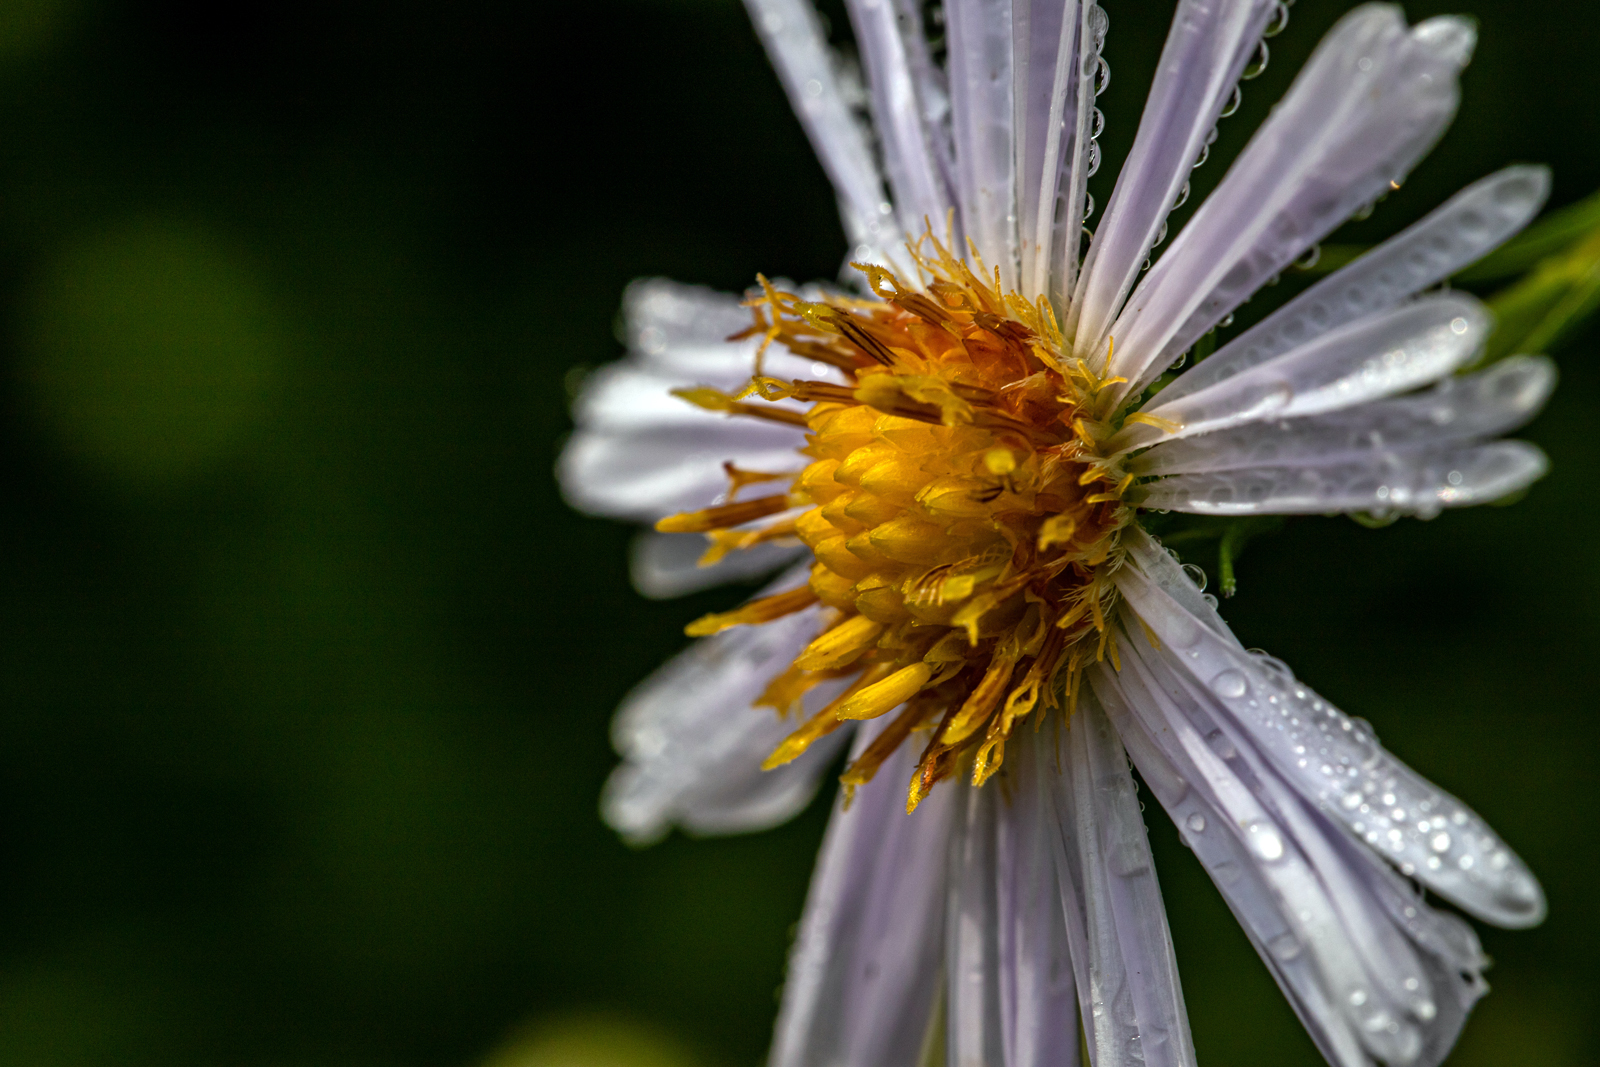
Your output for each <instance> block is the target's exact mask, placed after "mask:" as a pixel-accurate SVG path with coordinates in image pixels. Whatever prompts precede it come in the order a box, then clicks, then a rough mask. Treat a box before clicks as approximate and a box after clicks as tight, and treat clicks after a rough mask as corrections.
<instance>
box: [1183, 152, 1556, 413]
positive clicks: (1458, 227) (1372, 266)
mask: <svg viewBox="0 0 1600 1067" xmlns="http://www.w3.org/2000/svg"><path fill="white" fill-rule="evenodd" d="M1549 191H1550V172H1549V171H1548V170H1547V169H1546V168H1544V167H1529V166H1517V167H1507V168H1506V169H1504V170H1502V171H1497V172H1496V173H1494V174H1491V175H1489V176H1488V177H1487V178H1484V179H1482V180H1481V181H1478V182H1475V183H1473V184H1472V185H1469V186H1467V188H1465V189H1463V190H1461V192H1459V193H1457V194H1456V195H1455V196H1453V197H1452V198H1450V200H1448V201H1447V202H1445V203H1444V204H1442V205H1440V206H1439V207H1438V208H1436V209H1435V210H1434V211H1433V212H1432V213H1431V214H1429V215H1428V216H1427V217H1426V218H1424V219H1423V220H1422V221H1421V222H1418V223H1416V224H1415V225H1413V226H1410V227H1408V228H1407V229H1405V230H1403V231H1401V232H1400V233H1398V234H1396V235H1395V236H1393V237H1391V238H1389V240H1387V241H1385V242H1383V244H1381V245H1379V246H1378V247H1377V248H1374V249H1373V250H1372V251H1370V252H1368V253H1367V254H1366V255H1364V256H1362V257H1361V258H1360V259H1357V260H1356V261H1355V262H1354V263H1351V264H1350V265H1349V266H1347V267H1344V268H1343V269H1341V270H1337V271H1335V272H1334V273H1332V274H1330V275H1328V277H1326V278H1324V279H1322V280H1321V281H1320V282H1318V283H1317V284H1315V285H1313V286H1312V287H1311V288H1309V289H1307V290H1306V291H1305V292H1303V293H1301V294H1300V295H1299V296H1297V297H1295V298H1294V299H1293V300H1290V301H1289V302H1288V303H1287V304H1285V305H1283V307H1281V308H1279V309H1278V310H1277V311H1274V312H1273V313H1272V314H1271V315H1268V316H1267V317H1266V318H1265V319H1262V320H1261V321H1260V322H1259V323H1257V324H1256V325H1255V326H1252V327H1251V328H1250V329H1248V330H1246V331H1245V332H1244V333H1242V334H1240V335H1239V336H1238V337H1236V338H1234V339H1233V340H1232V341H1229V342H1228V343H1227V344H1225V345H1223V346H1222V347H1221V348H1220V349H1218V350H1217V351H1216V352H1214V353H1212V355H1211V356H1210V358H1208V359H1207V360H1205V362H1203V363H1200V364H1197V365H1196V366H1194V367H1193V368H1191V369H1190V370H1188V371H1186V372H1184V373H1183V374H1182V375H1180V376H1179V377H1178V378H1177V379H1176V380H1175V381H1174V382H1173V383H1172V384H1171V385H1169V386H1167V387H1166V388H1165V389H1164V390H1162V394H1163V397H1164V401H1163V402H1166V401H1171V400H1175V399H1177V398H1178V397H1180V396H1186V395H1187V394H1189V393H1192V392H1194V391H1195V390H1197V389H1201V388H1204V387H1205V386H1207V385H1212V384H1214V383H1216V382H1219V381H1221V380H1222V379H1224V378H1227V377H1231V376H1232V375H1234V374H1237V373H1239V372H1240V371H1242V370H1248V369H1249V368H1251V367H1254V366H1256V365H1257V364H1259V363H1264V362H1266V361H1267V360H1269V359H1271V358H1272V357H1273V356H1276V355H1280V354H1282V353H1284V352H1287V351H1289V350H1290V349H1291V348H1293V347H1295V346H1296V345H1299V344H1304V343H1305V342H1306V341H1308V340H1310V339H1311V338H1313V337H1315V336H1316V335H1317V334H1319V333H1325V332H1327V331H1328V330H1332V329H1335V328H1336V327H1339V326H1343V325H1344V324H1345V323H1347V322H1354V321H1356V320H1357V319H1360V318H1365V317H1366V316H1368V315H1371V314H1373V313H1375V312H1379V311H1383V310H1385V309H1387V308H1391V307H1393V306H1394V305H1396V304H1398V303H1400V302H1401V301H1403V300H1406V299H1408V298H1410V297H1411V296H1413V295H1415V294H1417V293H1420V292H1422V291H1423V290H1424V289H1427V288H1428V287H1430V286H1432V285H1436V284H1438V283H1439V282H1441V281H1443V280H1444V279H1446V278H1448V277H1450V276H1451V275H1452V274H1454V273H1456V272H1457V271H1459V270H1461V269H1462V268H1463V267H1465V266H1467V265H1468V264H1470V263H1473V262H1475V261H1476V260H1478V259H1480V258H1482V257H1483V256H1484V255H1487V254H1488V253H1489V252H1490V251H1492V250H1493V249H1495V248H1497V247H1499V245H1500V244H1501V243H1502V242H1503V241H1505V240H1506V239H1507V238H1508V237H1510V236H1511V235H1512V234H1514V233H1516V232H1517V231H1518V230H1520V229H1522V227H1524V226H1526V225H1527V224H1528V221H1529V220H1530V219H1532V218H1533V216H1534V215H1535V214H1537V213H1538V211H1539V208H1540V207H1541V206H1543V204H1544V201H1545V197H1546V196H1547V195H1548V194H1549ZM1173 354H1174V355H1176V351H1174V353H1173ZM1158 366H1159V361H1158Z"/></svg>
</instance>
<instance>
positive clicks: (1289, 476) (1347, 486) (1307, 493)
mask: <svg viewBox="0 0 1600 1067" xmlns="http://www.w3.org/2000/svg"><path fill="white" fill-rule="evenodd" d="M1201 440H1204V438H1201ZM1549 468H1550V463H1549V461H1548V460H1547V459H1545V456H1544V453H1543V452H1541V451H1539V449H1537V448H1535V447H1534V446H1533V445H1530V444H1528V443H1527V442H1525V441H1495V442H1492V443H1490V444H1486V445H1472V446H1466V447H1458V448H1449V447H1445V448H1416V449H1410V450H1406V451H1400V452H1383V453H1380V454H1377V455H1370V456H1367V457H1364V458H1362V459H1358V460H1346V461H1344V462H1335V463H1329V464H1326V465H1323V466H1310V465H1301V466H1293V467H1250V468H1245V469H1241V470H1231V471H1219V472H1216V473H1214V474H1178V475H1174V476H1172V477H1170V478H1160V479H1157V480H1156V481H1154V482H1150V483H1148V484H1147V485H1146V486H1144V487H1143V491H1144V494H1145V495H1144V498H1143V500H1142V501H1141V506H1142V507H1147V508H1155V509H1160V510H1167V511H1186V512H1191V513H1193V514H1197V515H1321V514H1327V513H1329V512H1371V513H1373V514H1381V515H1415V516H1418V517H1420V518H1424V519H1428V518H1432V517H1433V516H1435V515H1437V514H1438V513H1439V512H1440V510H1441V509H1443V508H1457V507H1468V506H1470V505H1473V504H1486V503H1489V502H1490V501H1494V500H1500V499H1503V498H1504V497H1507V496H1509V495H1511V494H1512V493H1515V492H1518V491H1519V490H1522V489H1526V488H1527V487H1528V486H1530V485H1532V484H1533V483H1534V482H1535V481H1537V480H1538V479H1539V478H1541V477H1543V476H1544V474H1545V472H1546V471H1547V470H1549Z"/></svg>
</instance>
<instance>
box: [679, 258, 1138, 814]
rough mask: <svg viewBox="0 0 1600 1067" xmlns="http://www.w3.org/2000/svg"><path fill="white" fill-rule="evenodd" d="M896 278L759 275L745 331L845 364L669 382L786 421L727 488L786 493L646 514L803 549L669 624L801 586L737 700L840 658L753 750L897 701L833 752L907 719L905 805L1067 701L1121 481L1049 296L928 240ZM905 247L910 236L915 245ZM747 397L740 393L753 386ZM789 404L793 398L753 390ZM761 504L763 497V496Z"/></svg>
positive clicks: (867, 769) (719, 545)
mask: <svg viewBox="0 0 1600 1067" xmlns="http://www.w3.org/2000/svg"><path fill="white" fill-rule="evenodd" d="M933 247H934V249H935V255H934V256H932V257H923V256H921V255H918V257H917V258H918V265H919V267H920V268H921V269H922V271H923V273H924V274H925V275H926V284H925V285H924V287H923V288H922V289H920V290H912V289H908V288H906V287H905V286H903V285H902V283H901V281H900V280H899V279H898V278H896V277H895V276H894V275H893V274H891V273H890V272H888V271H886V270H883V269H882V268H878V267H871V266H862V267H860V269H861V270H863V271H864V272H865V273H866V274H867V276H868V280H869V282H870V283H871V285H872V289H873V292H874V293H875V294H876V296H877V297H878V299H876V300H849V299H830V300H827V301H825V302H822V303H810V302H806V301H803V300H801V299H799V298H797V297H795V296H794V295H792V294H788V293H783V292H779V291H777V290H775V289H774V288H773V287H772V286H771V285H769V284H767V283H766V281H765V279H763V294H762V295H761V296H760V297H758V298H756V299H754V300H753V301H751V307H752V309H753V312H754V316H755V323H754V325H753V326H752V327H751V329H750V330H749V331H747V332H746V333H745V334H742V335H740V336H761V337H763V338H764V342H763V345H762V350H763V352H764V351H765V349H766V347H767V346H768V345H770V344H772V343H779V344H782V345H784V346H785V347H787V348H788V349H789V350H790V351H792V352H794V353H795V354H796V355H799V356H802V357H804V358H807V359H810V360H813V361H817V362H822V363H826V364H829V365H830V366H833V367H836V368H838V369H839V370H840V371H841V372H842V377H843V378H844V384H838V383H836V382H818V381H798V380H797V381H779V380H777V379H773V378H770V377H766V376H764V375H762V374H761V365H762V358H761V356H758V357H757V373H756V376H755V378H754V379H753V380H752V383H751V385H750V386H749V387H748V388H747V389H746V390H745V391H744V392H743V393H742V394H740V395H739V396H736V397H735V396H728V395H726V394H722V393H719V392H716V391H714V390H709V389H691V390H683V391H682V392H681V395H683V396H684V397H685V399H688V400H690V401H691V402H693V403H697V404H700V405H701V406H704V407H708V408H712V409H715V410H721V411H726V412H729V413H730V414H735V415H741V416H749V417H756V418H767V419H777V420H778V421H782V422H790V423H794V424H796V425H801V426H803V427H804V428H805V430H806V431H807V434H806V444H805V446H804V447H803V448H802V449H801V450H800V451H801V453H802V455H803V456H805V457H806V458H807V459H808V460H809V463H808V465H807V466H806V467H805V469H804V470H803V471H802V472H800V473H799V474H798V475H796V476H791V475H773V474H763V473H758V472H751V471H741V470H738V469H737V468H734V467H732V466H731V465H729V467H728V470H729V474H730V477H731V478H732V481H733V485H732V491H731V492H730V494H729V495H730V498H732V497H735V496H736V495H737V494H738V493H739V491H740V490H741V489H742V488H743V487H744V486H746V485H748V484H751V483H754V482H761V481H776V480H779V479H781V478H789V479H790V485H789V488H788V491H787V492H786V493H779V494H773V495H768V496H762V497H757V498H754V499H747V500H743V501H736V502H734V503H730V504H725V505H722V506H720V507H715V508H710V509H707V510H705V511H698V512H690V513H687V514H684V515H676V516H673V517H671V518H669V519H664V520H662V522H661V523H660V524H658V528H659V529H662V530H666V531H684V532H689V531H698V532H705V533H708V534H709V535H710V537H711V539H712V547H711V550H710V551H709V552H708V553H707V556H706V560H705V562H714V561H715V560H716V559H719V558H721V557H722V556H723V555H725V554H726V553H727V552H729V551H734V550H737V549H740V548H747V547H749V546H751V545H754V544H757V543H760V542H764V541H770V540H774V539H778V538H798V539H799V540H801V541H802V542H804V543H805V544H806V545H807V546H808V547H809V548H810V549H811V550H812V552H813V553H814V555H815V558H816V562H815V564H814V566H813V567H812V571H811V579H810V582H809V584H808V585H807V586H805V587H802V588H800V589H796V590H791V591H789V592H785V593H780V594H777V595H775V596H771V597H765V598H761V599H758V600H755V601H752V602H751V603H749V604H746V605H745V606H743V607H741V608H739V609H737V610H735V611H731V612H726V613H722V614H717V615H709V616H706V617H705V618H703V619H700V620H698V621H696V622H695V623H694V624H692V625H691V626H690V627H689V632H690V633H691V634H695V635H703V634H710V633H715V632H717V631H719V630H722V629H725V628H727V627H729V626H735V625H745V624H754V623H761V622H766V621H770V620H772V619H774V618H778V617H781V616H783V615H786V614H789V613H791V612H794V611H798V610H801V609H804V608H806V607H809V606H811V605H812V604H815V603H817V602H818V601H820V602H821V603H822V605H824V607H825V608H826V609H828V611H827V612H826V617H827V620H828V621H827V625H826V626H825V628H824V629H823V631H822V632H821V633H820V634H819V635H818V637H817V638H816V640H814V641H812V642H811V644H810V645H809V646H808V647H807V648H806V649H805V650H803V651H802V652H801V653H800V655H799V656H798V657H797V658H796V659H795V661H794V663H793V664H792V665H791V666H790V667H789V669H788V670H787V671H785V672H784V673H783V674H781V675H779V676H778V677H777V678H775V679H773V681H772V683H771V684H770V685H769V686H768V687H767V691H766V693H765V694H764V695H763V696H762V698H761V700H760V701H759V702H758V703H760V704H762V705H767V706H771V707H774V708H776V709H778V711H780V712H781V713H785V714H787V713H790V712H792V711H793V710H794V709H796V708H797V707H798V706H799V704H800V698H801V697H802V696H803V695H804V694H805V693H806V692H807V691H808V690H810V689H811V688H813V687H814V686H816V685H817V684H819V683H821V682H823V681H825V680H828V679H840V678H847V679H851V680H850V682H849V684H848V686H847V687H846V688H845V690H844V692H843V693H842V695H840V696H839V697H838V698H837V699H835V700H833V701H832V702H831V703H829V704H828V705H827V706H826V707H824V708H823V709H822V710H821V711H819V712H817V713H816V714H814V715H813V716H811V717H810V718H809V719H808V720H806V721H805V722H803V723H801V724H800V725H799V727H798V728H797V729H796V730H795V732H794V733H793V734H792V735H790V737H789V738H788V739H787V740H786V741H785V742H784V743H783V744H782V745H781V746H779V748H778V750H777V751H776V752H774V753H773V754H772V756H771V757H770V758H769V760H768V761H767V763H768V766H776V765H779V764H782V763H785V762H787V761H789V760H792V759H794V758H795V757H796V756H798V755H800V753H802V752H804V751H805V750H806V748H807V747H808V746H809V745H810V744H812V743H813V742H814V741H816V740H817V739H818V738H820V737H822V736H824V735H825V734H827V733H829V732H831V731H833V730H834V729H837V728H838V727H839V725H841V724H842V723H843V722H846V721H849V720H853V719H869V718H874V717H877V716H880V715H884V714H887V713H889V712H891V711H893V710H894V709H896V708H899V709H901V710H900V712H899V714H898V715H897V716H896V717H895V719H894V720H893V721H892V722H891V723H890V725H889V726H888V727H886V728H885V730H884V731H883V732H882V733H881V734H880V735H879V737H878V738H877V739H876V740H875V742H874V743H873V744H872V745H871V746H869V747H868V748H867V749H866V750H865V751H864V752H863V753H862V754H861V756H860V757H859V758H858V759H857V760H856V761H855V763H853V764H852V765H851V766H850V767H849V768H848V769H847V770H846V772H845V775H844V781H845V783H846V785H847V786H849V787H853V786H856V785H860V784H862V783H864V782H866V781H867V780H869V779H870V778H871V777H872V775H873V773H874V772H875V771H876V770H877V768H878V767H879V766H880V765H881V764H882V762H883V760H884V759H886V758H887V757H888V756H889V754H890V753H892V752H893V751H894V750H895V749H896V748H897V747H898V746H899V745H901V744H903V743H905V742H906V740H907V739H908V738H909V737H910V736H911V735H912V734H913V733H924V734H926V735H927V737H926V740H925V741H924V750H923V755H922V758H921V760H920V762H919V766H918V769H917V773H916V775H915V776H914V777H913V780H912V781H911V783H910V789H909V795H908V797H907V807H908V809H909V808H914V807H915V806H916V805H917V803H918V801H920V800H921V798H922V797H923V796H925V795H926V794H927V791H928V790H929V789H930V788H931V787H932V786H933V784H934V783H935V782H937V781H939V780H940V779H941V778H944V777H946V776H948V775H950V774H952V773H954V772H955V771H957V770H958V769H963V768H966V767H970V770H971V774H972V779H973V782H974V783H975V784H980V785H981V784H982V783H983V782H984V781H985V780H987V779H988V777H989V776H990V775H992V774H993V773H994V772H995V770H996V769H998V767H999V766H1000V763H1001V760H1002V758H1003V756H1004V751H1005V742H1006V739H1007V738H1008V737H1009V736H1010V735H1011V733H1012V731H1013V730H1014V729H1015V728H1016V726H1017V724H1018V723H1019V722H1020V721H1021V720H1023V719H1024V718H1026V717H1028V716H1029V715H1034V713H1035V712H1036V711H1037V712H1038V714H1036V715H1034V719H1035V721H1036V722H1037V721H1039V720H1040V719H1041V718H1042V717H1043V715H1044V713H1045V711H1046V710H1048V709H1052V708H1057V709H1061V710H1062V711H1063V712H1064V713H1067V714H1070V711H1071V708H1072V706H1073V704H1074V703H1075V700H1076V695H1077V687H1078V679H1079V673H1080V671H1081V669H1082V668H1083V667H1084V666H1086V665H1087V664H1088V663H1090V662H1092V661H1094V660H1096V659H1098V658H1101V657H1103V656H1105V655H1107V654H1108V653H1109V654H1110V655H1111V656H1113V657H1115V656H1116V649H1115V646H1114V644H1111V643H1110V641H1109V635H1110V630H1109V628H1108V627H1107V623H1106V615H1107V612H1108V610H1109V607H1110V601H1111V598H1112V596H1113V588H1112V585H1111V583H1110V581H1109V574H1110V571H1111V570H1112V569H1114V567H1115V566H1116V565H1117V564H1118V563H1119V562H1120V558H1121V557H1120V552H1119V550H1118V541H1119V534H1120V531H1121V530H1122V529H1123V527H1124V526H1125V525H1126V524H1127V523H1128V522H1129V521H1130V517H1131V509H1130V508H1129V507H1128V506H1126V505H1125V504H1124V503H1123V500H1122V496H1123V493H1124V491H1125V490H1126V489H1127V488H1128V486H1129V484H1130V483H1131V481H1132V478H1131V476H1129V475H1126V474H1124V473H1123V472H1122V471H1121V470H1120V469H1119V467H1118V466H1117V465H1116V463H1115V462H1112V461H1110V460H1108V459H1107V458H1106V457H1105V456H1104V455H1103V451H1104V450H1103V448H1102V442H1103V441H1104V440H1105V438H1106V437H1108V436H1109V435H1110V431H1111V427H1110V426H1108V425H1107V424H1105V423H1104V422H1101V421H1097V420H1096V418H1095V417H1094V416H1095V413H1096V411H1097V397H1098V396H1099V394H1100V392H1101V390H1102V389H1103V388H1104V387H1105V386H1106V385H1108V384H1111V383H1109V382H1105V381H1102V380H1100V379H1098V378H1097V377H1096V376H1095V375H1094V374H1093V373H1092V372H1091V371H1090V369H1089V368H1088V366H1087V365H1086V363H1085V361H1084V360H1082V359H1080V358H1075V357H1074V356H1073V355H1072V353H1070V352H1065V351H1063V344H1062V339H1061V333H1060V330H1059V329H1058V327H1057V325H1056V321H1055V318H1054V315H1053V313H1052V311H1051V309H1050V306H1049V304H1048V303H1047V302H1046V301H1045V300H1043V299H1042V298H1041V299H1040V300H1038V301H1036V302H1033V303H1029V302H1028V301H1026V300H1023V299H1021V298H1019V297H1017V296H1016V295H1014V294H1007V293H1004V291H1003V290H1002V289H1001V287H1000V285H999V283H998V278H996V279H995V281H994V283H993V284H990V283H989V282H988V281H987V279H985V278H983V276H982V266H981V264H980V265H979V267H978V268H977V270H976V271H975V270H973V269H970V268H969V267H968V266H967V265H966V264H965V263H964V262H962V261H961V260H959V259H957V258H955V257H954V256H952V255H951V254H950V253H949V252H948V251H946V250H945V249H944V248H943V247H942V246H940V245H939V244H938V243H937V242H933ZM913 254H914V255H917V253H916V252H915V251H914V252H913ZM751 397H759V398H760V399H750V398H751ZM785 398H788V399H794V400H799V401H802V402H805V403H809V405H810V407H809V410H806V411H804V412H803V413H802V412H800V411H797V410H796V409H794V408H792V407H782V408H780V407H774V406H772V405H769V404H763V403H762V402H761V400H762V399H765V400H768V401H771V400H778V399H785ZM774 516H775V518H774Z"/></svg>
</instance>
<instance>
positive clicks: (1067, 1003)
mask: <svg viewBox="0 0 1600 1067" xmlns="http://www.w3.org/2000/svg"><path fill="white" fill-rule="evenodd" d="M1044 740H1046V739H1045V738H1042V737H1041V736H1039V735H1037V734H1035V733H1034V732H1033V731H1032V730H1026V731H1023V732H1022V733H1021V734H1020V735H1019V736H1018V737H1017V738H1016V739H1015V740H1013V741H1012V742H1011V744H1009V745H1008V746H1007V753H1006V762H1005V765H1004V767H1002V768H1001V773H1002V774H1003V775H1004V776H1005V777H1006V779H1007V781H1005V782H1003V783H1001V784H1000V799H999V802H998V803H997V805H996V807H997V814H998V834H997V836H996V847H995V853H996V866H995V878H996V886H997V891H996V896H997V903H998V918H999V925H1000V953H999V957H1000V1014H1001V1036H1002V1038H1003V1041H1002V1044H1003V1045H1004V1048H1005V1060H1004V1062H1005V1063H1006V1064H1007V1067H1077V1063H1078V999H1077V990H1076V988H1075V983H1074V980H1073V970H1074V961H1073V959H1072V953H1071V948H1070V943H1069V940H1068V935H1067V930H1066V926H1065V921H1064V914H1063V909H1062V902H1061V888H1060V883H1059V882H1058V880H1057V876H1056V864H1055V846H1054V844H1053V843H1052V836H1053V834H1054V832H1055V831H1054V829H1053V825H1052V820H1051V817H1050V815H1049V813H1048V812H1047V810H1046V794H1045V786H1044V782H1043V781H1042V780H1041V775H1044V774H1054V773H1055V768H1054V767H1053V766H1046V765H1044V764H1042V762H1041V760H1042V757H1043V754H1044V750H1045V748H1046V745H1045V744H1044V743H1043V741H1044Z"/></svg>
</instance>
